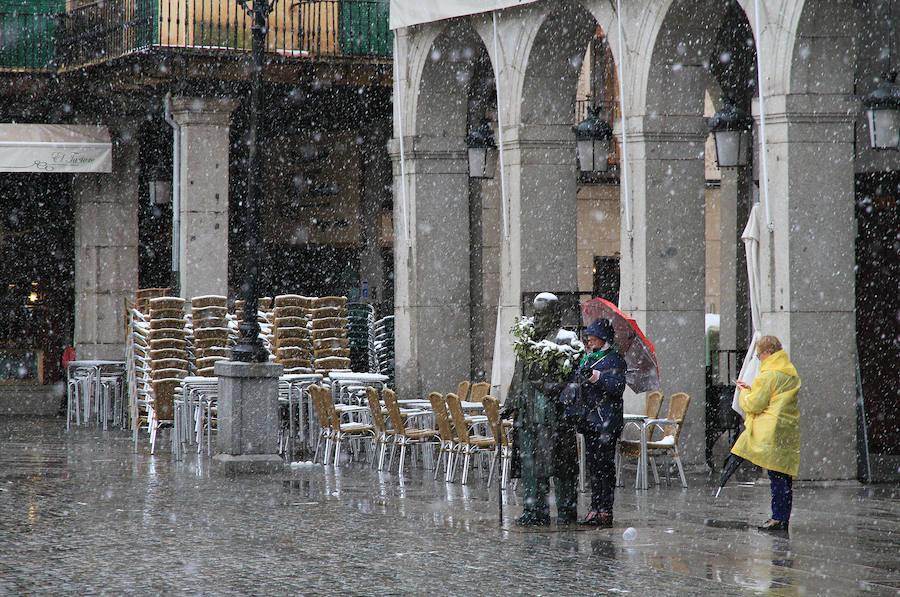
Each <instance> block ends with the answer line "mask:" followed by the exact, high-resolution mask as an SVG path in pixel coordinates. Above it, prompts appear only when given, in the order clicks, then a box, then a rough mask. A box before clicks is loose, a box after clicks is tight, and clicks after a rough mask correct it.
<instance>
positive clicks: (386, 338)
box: [373, 315, 394, 386]
mask: <svg viewBox="0 0 900 597" xmlns="http://www.w3.org/2000/svg"><path fill="white" fill-rule="evenodd" d="M374 336H375V337H374V345H373V349H374V351H375V369H374V371H375V372H376V373H380V374H382V375H387V376H388V378H389V380H388V385H391V386H393V385H394V316H393V315H388V316H387V317H383V318H382V319H379V320H378V321H376V322H375V327H374Z"/></svg>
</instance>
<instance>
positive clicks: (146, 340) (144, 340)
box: [125, 291, 153, 451]
mask: <svg viewBox="0 0 900 597" xmlns="http://www.w3.org/2000/svg"><path fill="white" fill-rule="evenodd" d="M138 292H140V291H138ZM138 304H142V305H143V307H144V310H143V311H142V310H141V309H139V308H138V307H137V305H138ZM149 309H150V303H149V299H145V300H144V301H143V302H142V303H138V302H135V303H130V302H129V301H128V299H126V301H125V313H126V322H125V375H126V382H125V383H126V387H127V388H128V401H129V405H128V406H129V419H130V423H131V432H132V439H133V440H134V450H135V451H137V446H138V430H139V429H140V427H141V425H142V424H143V425H149V416H150V412H149V408H150V400H151V397H152V389H153V386H152V384H151V383H150V315H149Z"/></svg>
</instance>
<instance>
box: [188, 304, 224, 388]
mask: <svg viewBox="0 0 900 597" xmlns="http://www.w3.org/2000/svg"><path fill="white" fill-rule="evenodd" d="M191 320H192V322H193V329H194V363H195V366H196V368H197V375H199V376H202V377H212V376H214V375H215V364H216V361H221V360H224V359H227V358H228V355H229V351H230V350H231V348H232V346H233V345H234V338H233V336H234V334H233V333H232V330H231V328H230V327H229V325H228V324H229V322H228V304H227V298H226V297H224V296H219V295H204V296H195V297H194V298H192V299H191Z"/></svg>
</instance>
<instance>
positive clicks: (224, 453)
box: [214, 361, 283, 472]
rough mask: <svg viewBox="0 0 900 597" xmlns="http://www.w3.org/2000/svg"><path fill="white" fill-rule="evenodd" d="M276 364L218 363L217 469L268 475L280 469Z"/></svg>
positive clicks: (277, 374) (280, 371)
mask: <svg viewBox="0 0 900 597" xmlns="http://www.w3.org/2000/svg"><path fill="white" fill-rule="evenodd" d="M282 371H283V367H282V366H281V365H279V364H277V363H268V362H267V363H242V362H238V361H219V362H218V363H216V368H215V373H216V375H217V376H218V378H219V406H218V423H219V425H218V426H219V430H218V433H217V434H216V448H217V452H218V453H217V454H216V456H215V457H214V462H215V463H217V465H221V466H219V468H223V467H224V468H225V469H227V470H229V471H232V472H269V471H271V470H272V467H273V466H275V465H276V463H277V465H278V466H281V464H282V460H281V456H279V455H278V428H279V426H280V421H279V411H278V377H279V376H280V375H281V373H282Z"/></svg>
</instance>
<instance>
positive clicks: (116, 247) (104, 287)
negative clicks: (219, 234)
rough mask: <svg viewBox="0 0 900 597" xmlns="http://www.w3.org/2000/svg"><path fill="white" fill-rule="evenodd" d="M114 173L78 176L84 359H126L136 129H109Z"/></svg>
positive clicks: (78, 294)
mask: <svg viewBox="0 0 900 597" xmlns="http://www.w3.org/2000/svg"><path fill="white" fill-rule="evenodd" d="M110 136H111V138H112V142H113V158H112V159H113V171H112V172H111V173H108V174H76V175H75V176H74V177H73V184H72V189H73V195H74V198H75V202H76V208H75V338H74V341H75V352H76V355H77V357H78V358H79V359H101V360H122V359H124V358H125V336H124V333H123V327H122V326H123V324H124V321H125V298H126V297H132V298H133V296H134V291H135V290H136V289H137V287H138V173H139V171H140V162H139V158H138V139H137V126H136V124H135V123H134V122H131V121H129V122H126V121H122V122H120V123H116V124H114V125H111V126H110Z"/></svg>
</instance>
